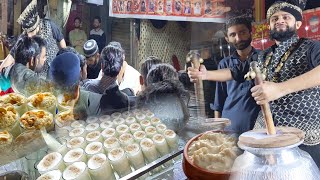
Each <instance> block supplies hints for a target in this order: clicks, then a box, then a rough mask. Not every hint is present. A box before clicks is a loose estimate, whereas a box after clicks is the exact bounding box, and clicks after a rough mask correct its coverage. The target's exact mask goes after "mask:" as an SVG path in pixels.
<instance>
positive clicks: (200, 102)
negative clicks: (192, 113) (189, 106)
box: [187, 50, 206, 117]
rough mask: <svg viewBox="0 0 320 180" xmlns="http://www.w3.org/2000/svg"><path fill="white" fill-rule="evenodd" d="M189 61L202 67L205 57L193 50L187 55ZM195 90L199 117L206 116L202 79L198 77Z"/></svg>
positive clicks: (195, 65)
mask: <svg viewBox="0 0 320 180" xmlns="http://www.w3.org/2000/svg"><path fill="white" fill-rule="evenodd" d="M187 62H191V64H192V67H193V68H195V69H200V65H201V63H203V59H202V58H201V57H200V54H199V53H198V52H197V51H195V50H191V51H190V52H189V53H188V55H187ZM194 90H195V94H196V103H197V106H198V108H199V109H198V110H197V113H198V117H206V111H205V101H204V93H203V82H202V79H198V80H197V81H196V82H195V83H194Z"/></svg>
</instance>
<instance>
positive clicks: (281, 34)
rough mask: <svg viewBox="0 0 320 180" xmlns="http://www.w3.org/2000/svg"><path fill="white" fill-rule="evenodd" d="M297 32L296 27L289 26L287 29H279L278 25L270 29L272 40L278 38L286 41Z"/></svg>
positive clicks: (277, 39)
mask: <svg viewBox="0 0 320 180" xmlns="http://www.w3.org/2000/svg"><path fill="white" fill-rule="evenodd" d="M296 34H297V30H296V29H295V28H290V27H289V26H287V28H286V30H280V31H277V29H276V27H274V28H273V29H272V30H270V38H271V40H276V41H280V42H283V41H286V40H288V39H290V38H291V37H292V36H294V35H296Z"/></svg>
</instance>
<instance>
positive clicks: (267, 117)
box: [250, 61, 276, 135]
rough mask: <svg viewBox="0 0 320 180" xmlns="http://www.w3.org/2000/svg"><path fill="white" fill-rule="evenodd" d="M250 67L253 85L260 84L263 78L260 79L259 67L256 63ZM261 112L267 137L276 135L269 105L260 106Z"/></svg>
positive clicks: (252, 63)
mask: <svg viewBox="0 0 320 180" xmlns="http://www.w3.org/2000/svg"><path fill="white" fill-rule="evenodd" d="M250 67H251V69H252V70H253V71H254V72H255V79H254V82H255V84H256V85H259V84H262V83H263V78H262V73H261V71H260V69H259V66H258V62H256V61H253V62H251V63H250ZM261 110H262V114H263V118H264V121H265V124H266V128H267V133H268V134H269V135H273V134H276V130H275V127H274V123H273V118H272V114H271V110H270V106H269V104H268V103H265V104H263V105H261Z"/></svg>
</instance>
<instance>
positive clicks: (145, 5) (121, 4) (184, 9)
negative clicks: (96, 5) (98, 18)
mask: <svg viewBox="0 0 320 180" xmlns="http://www.w3.org/2000/svg"><path fill="white" fill-rule="evenodd" d="M109 3H110V7H112V8H110V9H109V14H110V16H112V17H119V18H138V19H158V20H172V21H198V22H220V23H222V22H224V21H225V13H226V12H228V11H230V10H231V7H228V6H226V4H225V0H110V1H109Z"/></svg>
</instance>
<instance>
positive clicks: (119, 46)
mask: <svg viewBox="0 0 320 180" xmlns="http://www.w3.org/2000/svg"><path fill="white" fill-rule="evenodd" d="M108 45H111V46H115V47H117V48H120V49H122V50H123V51H124V49H123V48H122V46H121V43H119V42H117V41H111V42H109V44H108Z"/></svg>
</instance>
